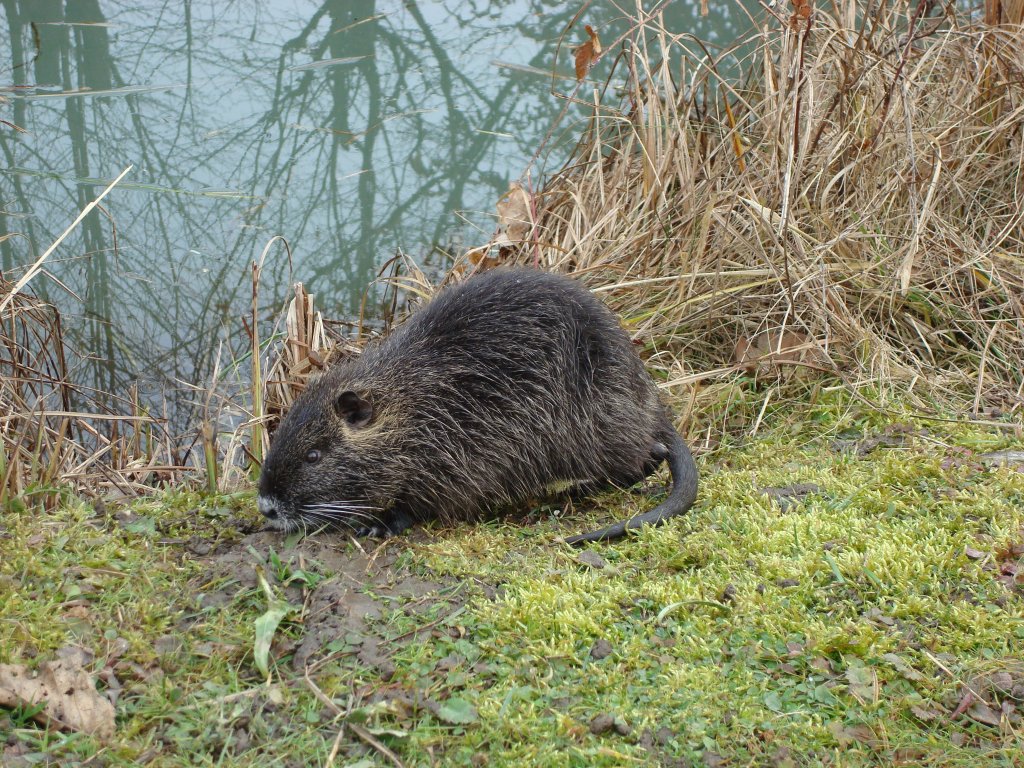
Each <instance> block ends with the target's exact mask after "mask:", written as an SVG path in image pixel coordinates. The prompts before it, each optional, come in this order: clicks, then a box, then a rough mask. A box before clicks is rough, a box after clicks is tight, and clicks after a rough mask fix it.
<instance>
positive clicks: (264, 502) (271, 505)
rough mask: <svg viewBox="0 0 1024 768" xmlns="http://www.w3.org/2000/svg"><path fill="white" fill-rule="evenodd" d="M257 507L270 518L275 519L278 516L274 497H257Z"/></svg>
mask: <svg viewBox="0 0 1024 768" xmlns="http://www.w3.org/2000/svg"><path fill="white" fill-rule="evenodd" d="M256 508H257V509H258V510H259V511H260V514H261V515H263V516H264V517H266V518H268V519H269V520H273V519H275V518H276V517H277V504H276V503H275V502H274V500H273V499H271V498H269V497H267V496H257V497H256Z"/></svg>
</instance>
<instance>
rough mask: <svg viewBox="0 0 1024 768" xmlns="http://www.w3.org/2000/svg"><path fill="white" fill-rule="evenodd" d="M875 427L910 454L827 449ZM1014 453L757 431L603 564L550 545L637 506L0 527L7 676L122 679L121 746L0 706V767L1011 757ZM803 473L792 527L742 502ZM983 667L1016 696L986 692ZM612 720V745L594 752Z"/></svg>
mask: <svg viewBox="0 0 1024 768" xmlns="http://www.w3.org/2000/svg"><path fill="white" fill-rule="evenodd" d="M896 422H902V423H904V424H907V425H908V426H907V427H897V428H895V429H893V428H892V427H891V426H890V425H891V424H893V423H896ZM1008 426H1012V425H1008ZM887 428H888V433H889V437H890V438H892V439H891V440H890V442H898V441H899V440H901V439H902V441H903V442H902V445H894V446H888V447H886V446H884V445H883V446H882V447H879V448H877V449H876V450H874V451H872V452H870V453H867V454H865V455H858V454H857V453H856V452H854V451H852V450H847V451H839V450H836V448H837V447H838V446H836V445H834V443H833V441H835V440H836V439H839V440H847V441H848V443H847V444H848V445H852V446H855V445H856V443H855V442H854V441H856V440H858V439H859V440H863V439H864V438H869V437H871V436H872V435H875V434H884V433H885V431H886V429H887ZM908 430H910V431H908ZM922 430H923V431H922ZM1017 431H1018V433H1019V428H1018V430H1017ZM861 444H863V443H861ZM1021 445H1022V443H1021V438H1020V436H1019V434H1016V435H1015V432H1014V430H1013V429H1012V428H1006V429H1001V428H991V427H982V426H969V425H949V424H939V425H936V424H927V423H916V422H912V421H911V420H910V419H909V418H907V417H905V416H900V415H893V414H889V415H887V416H883V415H880V414H877V413H870V412H860V411H858V409H857V408H856V407H855V406H851V405H850V403H849V402H848V401H847V402H843V403H839V402H835V403H830V404H827V405H819V406H816V407H812V408H809V409H805V410H804V411H802V412H801V413H800V414H795V413H793V412H788V413H787V412H785V411H781V412H776V413H767V414H766V415H765V419H764V422H763V424H762V432H761V434H760V435H758V436H757V437H756V438H754V439H751V440H749V441H747V442H746V444H743V445H740V444H733V445H723V446H720V447H719V448H717V449H716V450H715V451H714V452H713V453H712V454H710V455H706V456H704V457H703V459H702V462H701V468H702V471H703V485H702V488H701V496H700V501H699V504H698V506H697V507H696V508H695V509H694V510H693V511H692V512H691V514H689V515H687V516H686V517H685V518H682V519H679V520H676V521H673V522H672V523H670V524H669V525H666V526H664V527H662V528H658V529H649V530H645V531H643V532H642V533H641V534H640V535H638V536H636V537H635V538H632V539H630V540H629V541H627V542H624V543H619V544H616V545H609V546H604V545H602V546H596V547H594V548H593V551H594V552H596V553H597V554H598V555H600V558H601V560H594V559H593V558H588V556H583V557H580V553H578V552H576V551H574V550H571V549H569V548H568V547H566V546H564V545H560V544H558V543H557V542H556V537H557V536H558V535H559V534H565V533H567V532H569V531H576V530H582V529H583V528H586V527H589V526H596V525H598V524H599V523H601V522H606V521H607V520H609V519H611V518H614V517H620V516H624V515H627V514H631V513H633V512H635V511H638V510H640V509H643V508H646V507H648V506H649V505H650V504H651V503H652V499H651V494H653V493H655V489H652V488H648V489H647V492H644V493H637V492H632V493H630V492H622V493H617V494H610V495H608V496H606V497H604V498H602V499H601V500H600V504H587V505H585V506H586V508H585V509H577V510H576V511H575V512H574V513H573V514H572V516H569V515H555V514H551V512H550V510H545V511H540V512H538V513H534V514H532V515H530V516H529V517H528V518H526V519H524V520H516V521H505V522H492V523H487V524H481V525H473V526H464V527H461V528H459V529H456V530H450V531H448V530H444V531H442V530H430V531H427V532H426V533H423V532H421V533H418V534H414V535H413V536H411V537H403V538H402V539H399V540H398V541H397V542H394V543H390V544H388V545H387V546H386V547H383V548H382V549H380V550H379V551H377V552H374V550H373V549H372V546H370V545H368V544H366V543H365V542H364V543H363V546H364V547H368V549H367V551H366V553H365V554H364V553H363V552H361V551H360V550H359V549H358V548H357V547H355V546H354V545H352V544H350V543H347V542H345V541H344V540H342V539H340V538H335V537H330V536H326V537H320V540H319V541H318V542H310V541H308V540H307V541H305V542H299V543H297V544H296V542H293V541H285V540H283V539H281V538H280V537H275V536H272V535H269V534H259V535H257V536H255V537H249V538H242V536H241V534H239V533H238V528H239V527H240V526H242V525H243V524H244V523H245V522H246V521H252V520H254V516H253V515H252V512H251V506H252V504H251V498H250V497H248V496H247V495H244V494H242V495H239V496H236V497H233V498H204V497H201V496H198V495H195V494H190V493H183V492H174V493H170V492H169V493H166V494H164V495H163V496H160V497H156V498H153V499H147V500H143V501H139V502H135V503H134V504H132V505H131V506H130V507H129V508H128V509H129V510H130V512H131V516H130V517H126V516H125V514H124V510H119V511H116V512H106V511H103V512H96V511H95V510H93V509H92V508H91V507H90V506H88V505H86V504H83V503H78V502H74V501H71V500H69V501H68V503H67V504H65V505H64V506H62V507H61V508H60V509H59V510H57V511H55V512H42V511H40V510H37V509H28V508H20V509H18V508H13V507H12V508H10V509H6V510H5V511H4V512H3V515H2V517H0V548H2V553H3V554H2V560H0V663H20V664H26V665H29V666H32V665H34V664H36V663H38V662H39V661H42V660H45V659H47V658H51V657H52V656H53V654H54V653H55V652H56V651H57V649H59V648H60V647H61V646H63V645H66V644H69V643H73V644H78V645H81V646H83V647H85V648H88V649H89V650H91V651H92V653H93V654H94V655H95V661H94V662H93V664H92V665H91V669H92V671H93V672H95V673H97V674H98V675H99V677H100V678H101V683H100V687H101V688H102V689H107V688H110V687H111V686H112V683H111V678H110V676H109V675H110V673H111V672H112V674H113V676H114V677H115V678H116V682H117V684H118V685H120V686H121V688H120V693H119V696H118V699H117V711H118V735H117V737H116V739H115V740H114V742H112V743H110V744H106V745H102V744H98V743H95V742H94V740H92V739H91V738H89V737H84V736H81V735H74V734H60V733H56V732H46V731H44V730H42V729H40V728H38V727H37V726H35V725H34V724H31V723H27V722H24V718H23V717H19V713H18V712H14V713H9V714H8V715H7V716H6V717H5V716H4V715H3V714H0V731H7V733H6V734H4V735H6V741H7V747H6V749H7V752H6V753H5V754H4V755H3V759H2V760H0V762H4V764H5V765H6V764H7V762H10V761H11V760H13V759H16V758H17V759H26V756H27V759H28V760H29V761H30V762H26V763H25V764H36V763H40V762H46V761H47V760H50V761H54V762H60V763H61V764H74V762H75V761H76V760H82V761H84V760H85V759H86V758H87V757H88V756H90V755H92V754H93V753H94V752H95V751H96V750H99V757H98V758H95V759H94V760H93V761H92V762H90V763H89V764H90V765H95V764H97V763H96V760H99V761H101V764H107V765H133V764H136V763H141V762H146V763H147V764H150V765H161V766H164V765H166V766H186V765H211V766H212V765H218V766H234V765H239V766H240V765H261V766H263V765H281V766H286V765H325V764H327V763H328V759H329V756H330V755H331V753H332V750H333V749H334V748H335V746H336V747H337V750H336V753H335V754H334V756H333V762H332V763H331V764H333V765H336V766H344V765H358V766H369V765H385V764H389V758H388V757H387V756H386V755H385V754H384V753H383V752H382V751H380V750H379V749H378V748H377V747H376V746H373V745H372V744H371V742H372V741H375V742H377V743H379V744H380V745H383V746H384V747H386V748H388V749H390V750H392V751H393V753H394V755H395V756H396V758H397V759H400V760H401V761H402V763H403V764H404V765H408V766H413V765H431V764H440V765H489V766H505V765H509V766H564V765H580V766H591V765H594V766H618V765H634V764H635V765H642V764H664V765H677V764H678V765H688V764H691V763H693V764H698V765H699V764H703V763H708V764H716V760H718V759H719V758H721V759H723V760H725V761H727V762H726V763H724V764H728V765H821V764H834V765H844V766H845V765H889V764H892V763H898V762H901V761H902V762H903V763H905V764H912V765H950V766H956V765H963V766H968V765H970V766H977V765H993V766H996V765H1017V764H1019V760H1020V757H1019V755H1020V751H1021V749H1022V747H1024V743H1022V738H1021V737H1020V736H1019V735H1018V734H1019V733H1020V728H1021V723H1020V721H1019V719H1018V718H1017V714H1018V710H1019V709H1021V708H1022V707H1024V704H1022V702H1021V701H1019V698H1020V697H1021V694H1022V693H1024V667H1022V663H1021V661H1020V660H1021V659H1022V658H1024V587H1022V586H1021V585H1020V583H1018V584H1017V585H1014V583H1013V576H1012V573H1010V571H1012V566H1013V565H1015V564H1016V563H1017V558H1018V557H1019V555H1017V554H1012V553H1011V551H1010V547H1011V546H1012V545H1014V544H1020V543H1021V542H1022V541H1024V473H1021V472H1020V471H1017V470H1016V469H1015V468H1012V467H1011V468H998V469H994V468H988V467H986V466H984V465H983V464H982V463H981V462H980V461H979V460H978V455H979V454H981V453H984V452H986V451H992V450H998V449H1003V448H1014V447H1015V448H1018V449H1019V448H1021ZM962 449H966V450H967V451H968V452H965V451H964V450H962ZM794 483H815V484H816V485H817V486H819V490H818V491H817V492H815V493H813V494H811V495H808V496H805V497H803V498H802V499H800V500H797V501H795V502H793V503H792V504H791V506H789V507H788V508H787V509H786V510H783V509H781V508H780V506H779V504H778V503H777V502H776V501H774V500H772V499H769V498H768V497H767V496H765V495H763V494H762V493H760V492H759V489H760V488H762V487H766V486H777V487H778V486H790V485H792V484H794ZM578 506H579V505H578ZM119 516H120V517H119ZM211 547H212V548H213V549H212V551H210V552H209V553H208V554H207V552H208V550H210V548H211ZM195 552H200V553H203V554H202V555H197V554H194V553H195ZM374 557H376V561H375V560H374ZM257 563H258V564H261V566H262V567H263V568H264V570H265V572H266V574H267V578H268V580H269V582H270V583H271V585H272V592H273V595H274V597H275V599H278V600H279V599H285V600H287V601H288V602H289V603H290V605H291V607H292V610H291V611H290V612H289V613H288V614H287V615H286V616H285V619H284V621H283V622H282V624H281V626H280V627H279V628H278V630H277V632H276V634H275V637H274V644H273V645H272V647H271V653H270V655H271V659H272V660H273V661H272V665H271V673H270V682H269V684H268V683H267V681H266V680H265V679H263V678H262V676H261V675H260V674H259V673H258V672H257V671H256V667H255V665H254V663H253V652H252V649H253V642H254V637H255V634H254V633H255V630H254V623H255V621H256V620H257V618H259V617H260V616H261V615H262V614H263V613H264V612H265V611H266V610H267V608H268V600H267V596H266V595H265V594H264V591H263V590H262V589H261V588H260V587H259V585H258V583H257V580H256V577H255V575H254V571H253V568H252V564H257ZM350 563H354V564H357V566H358V567H356V566H355V565H353V566H352V567H350V565H349V564H350ZM381 563H385V564H386V567H383V568H381V567H380V565H381ZM598 565H603V567H595V566H598ZM367 569H369V570H367ZM1007 574H1009V575H1007ZM289 578H291V579H292V581H291V583H290V585H288V586H286V585H285V583H284V582H286V581H288V580H289ZM332 585H333V588H336V589H337V591H336V592H330V591H329V590H330V589H331V588H332ZM318 594H319V595H321V596H322V595H325V594H327V595H331V594H336V595H337V596H338V599H337V600H335V601H334V602H331V601H327V602H324V601H322V600H321V601H319V602H318V598H317V595H318ZM350 600H353V601H354V602H351V603H350V602H348V601H350ZM337 604H343V605H345V606H347V605H350V604H351V605H354V606H356V608H355V609H353V610H355V612H356V613H359V612H360V611H363V608H360V607H359V606H363V607H364V608H365V606H370V608H372V610H370V611H369V612H368V613H367V615H366V616H365V617H363V618H360V619H359V621H357V622H356V625H353V624H351V623H349V624H345V623H344V622H343V623H342V625H340V628H339V627H338V626H336V627H335V628H334V629H333V630H330V631H327V632H326V634H325V636H324V637H323V638H322V642H321V643H320V645H319V647H317V649H316V650H315V651H314V652H313V653H312V654H311V655H310V662H309V663H310V664H311V665H312V666H311V671H310V673H309V681H307V680H306V678H305V677H304V675H303V674H302V673H301V672H296V671H295V669H294V668H293V665H292V663H291V660H292V657H293V655H294V654H295V653H297V652H298V649H299V648H300V647H301V644H302V643H303V641H304V640H306V639H307V636H308V635H309V634H310V633H315V632H316V631H318V630H320V629H323V628H324V627H328V629H330V628H329V626H328V625H327V624H325V623H324V620H325V615H326V614H327V613H329V612H330V611H331V610H334V608H333V607H332V606H335V605H337ZM325 606H326V607H325ZM363 612H364V613H366V611H363ZM359 622H362V623H359ZM357 625H358V626H357ZM168 635H172V636H174V637H177V638H180V642H177V641H170V640H168V639H167V637H166V636H168ZM160 638H163V639H160ZM368 639H370V640H371V641H373V642H372V643H371V645H372V646H373V647H372V648H370V649H369V650H368V645H367V641H368ZM599 641H603V642H602V643H601V645H603V646H604V650H605V651H606V652H607V655H605V656H604V658H600V659H598V658H594V657H593V656H592V654H591V651H592V649H594V648H595V645H596V644H598V643H599ZM598 655H600V654H598ZM103 670H107V672H106V673H103V674H100V673H101V672H103ZM1000 673H1002V674H1003V675H1004V677H1003V678H1002V679H1004V680H1005V679H1007V678H1006V677H1005V675H1009V680H1010V681H1011V682H1013V683H1015V684H1018V685H1020V688H1019V689H1015V690H1016V693H1014V692H1011V691H1009V690H1008V689H1007V690H996V689H997V688H998V686H996V687H995V688H994V687H993V685H992V684H991V681H992V680H993V679H996V677H995V676H997V675H999V674H1000ZM311 683H312V684H311ZM314 685H315V687H316V688H317V689H319V691H321V692H322V696H323V697H324V698H319V697H318V696H317V695H316V693H315V691H314V688H313V686H314ZM968 687H970V688H971V689H973V690H975V691H976V692H977V693H978V694H979V695H980V696H981V697H982V698H985V699H987V700H988V702H989V704H991V705H992V707H994V709H996V710H998V708H999V704H1000V703H1001V702H1005V704H1004V707H1005V710H1006V712H1007V713H1008V716H1007V717H1004V719H1003V723H1002V725H1001V726H998V727H997V726H993V725H986V724H984V723H982V722H978V721H977V720H976V719H972V717H971V716H970V715H971V714H972V713H973V714H976V710H971V709H968V710H967V712H966V713H965V714H958V713H956V712H955V710H956V709H957V706H958V704H960V703H961V702H963V700H964V694H965V693H966V691H967V688H968ZM1015 697H1017V698H1015ZM968 704H970V701H968V702H966V704H965V707H966V706H967V705H968ZM21 714H23V713H21ZM602 714H608V715H611V716H612V717H613V718H616V719H617V722H618V725H619V729H620V731H621V732H617V731H616V730H615V729H614V728H612V729H611V730H608V731H607V732H605V733H603V734H601V735H595V734H593V733H592V732H591V728H590V726H591V723H592V721H593V720H594V718H595V717H597V716H598V715H602ZM0 748H2V747H0ZM11 764H12V765H13V764H16V763H13V762H12V763H11Z"/></svg>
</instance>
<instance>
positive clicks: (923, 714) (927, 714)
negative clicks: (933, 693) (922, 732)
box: [910, 706, 942, 723]
mask: <svg viewBox="0 0 1024 768" xmlns="http://www.w3.org/2000/svg"><path fill="white" fill-rule="evenodd" d="M910 712H911V714H913V715H914V717H916V718H917V719H918V720H920V721H922V722H924V723H930V722H931V721H932V720H938V719H939V718H941V717H942V713H941V712H938V711H936V710H934V709H925V708H924V707H917V706H911V707H910Z"/></svg>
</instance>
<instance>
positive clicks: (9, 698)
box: [0, 659, 115, 739]
mask: <svg viewBox="0 0 1024 768" xmlns="http://www.w3.org/2000/svg"><path fill="white" fill-rule="evenodd" d="M40 703H44V707H43V709H42V711H41V712H40V713H39V714H38V715H37V716H36V719H37V720H38V721H40V722H42V723H44V724H53V725H56V726H57V727H59V728H66V729H68V730H72V731H80V732H82V733H89V734H93V735H95V736H98V737H99V738H101V739H109V738H111V737H112V736H113V735H114V730H115V727H114V705H113V704H111V703H110V702H109V701H107V700H106V699H105V698H104V697H103V696H101V695H100V694H99V692H98V691H97V690H96V683H95V682H94V680H93V678H92V677H91V676H90V675H89V674H88V673H87V672H86V671H85V670H84V669H82V667H81V666H79V665H78V664H76V663H75V661H74V660H70V659H61V660H58V661H44V662H43V663H42V664H40V665H39V673H38V675H36V676H33V675H32V673H31V672H30V671H29V670H28V669H27V668H26V667H24V666H23V665H21V664H0V706H4V707H31V706H33V705H38V704H40Z"/></svg>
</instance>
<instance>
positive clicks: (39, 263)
mask: <svg viewBox="0 0 1024 768" xmlns="http://www.w3.org/2000/svg"><path fill="white" fill-rule="evenodd" d="M133 167H134V166H131V165H129V166H128V167H127V168H125V169H124V170H123V171H121V173H120V174H118V176H117V178H116V179H114V180H113V181H112V182H110V183H109V184H107V186H106V187H105V188H104V189H103V191H102V192H100V194H99V195H98V196H97V197H96V199H95V200H93V201H92V202H91V203H89V204H88V205H87V206H85V208H83V209H82V212H81V213H79V214H78V216H77V217H76V218H75V220H74V221H73V222H71V224H70V225H69V226H68V228H67V229H65V230H64V231H63V232H62V233H61V235H60V237H58V238H57V239H56V240H54V241H53V243H51V245H50V247H49V248H47V249H46V250H45V251H43V254H42V255H41V256H40V257H39V258H38V259H36V260H35V262H34V263H33V264H32V266H31V267H29V268H28V270H27V271H26V272H25V274H24V275H22V276H21V278H20V279H19V280H18V282H16V283H15V284H14V287H13V288H12V289H11V290H10V292H8V294H7V295H6V296H4V298H3V301H0V315H2V314H3V313H4V310H6V309H7V307H8V306H10V303H11V302H12V301H13V300H14V297H15V296H17V295H18V294H19V293H21V291H22V289H23V288H24V287H25V286H26V285H28V284H29V282H30V281H31V280H32V278H33V277H35V276H36V275H37V274H39V272H40V270H41V269H42V268H43V262H45V261H46V260H47V259H48V258H49V257H50V254H51V253H53V252H54V251H55V250H57V246H58V245H60V244H61V243H62V242H64V238H66V237H67V236H68V235H69V234H71V232H72V230H74V228H75V227H77V226H78V225H79V224H80V223H81V222H82V219H84V218H85V217H86V216H88V215H89V213H90V212H91V211H92V209H93V208H95V207H96V206H97V205H99V204H100V201H101V200H103V198H104V197H106V196H107V193H108V192H110V190H112V189H113V188H114V187H115V186H117V183H118V182H119V181H121V179H123V178H124V177H125V176H126V175H127V174H128V171H130V170H131V169H132V168H133Z"/></svg>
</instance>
